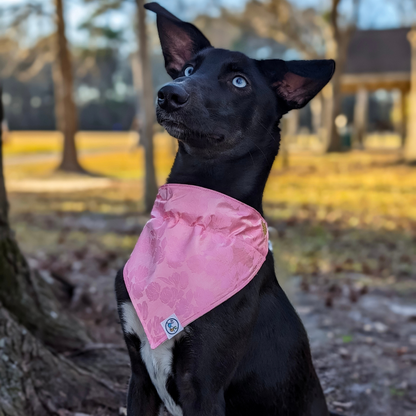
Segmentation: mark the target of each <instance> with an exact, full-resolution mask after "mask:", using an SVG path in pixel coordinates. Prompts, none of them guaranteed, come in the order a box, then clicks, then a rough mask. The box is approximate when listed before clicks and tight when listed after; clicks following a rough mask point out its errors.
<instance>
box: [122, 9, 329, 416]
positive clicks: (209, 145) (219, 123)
mask: <svg viewBox="0 0 416 416" xmlns="http://www.w3.org/2000/svg"><path fill="white" fill-rule="evenodd" d="M146 8H147V9H149V10H151V11H153V12H155V13H157V26H158V30H159V36H160V41H161V44H162V49H163V54H164V57H165V66H166V70H167V72H168V74H169V75H170V76H171V77H172V78H173V80H174V81H173V82H171V83H169V84H167V85H165V86H163V87H162V88H161V89H160V91H159V92H158V100H157V119H158V122H159V123H160V124H161V125H162V126H163V127H165V128H166V130H167V131H168V132H169V133H170V134H171V135H172V136H174V137H176V138H177V139H178V140H179V150H178V153H177V155H176V159H175V162H174V165H173V168H172V171H171V174H170V176H169V179H168V182H169V183H180V184H190V185H197V186H200V187H204V188H209V189H213V190H216V191H218V192H221V193H223V194H226V195H229V196H231V197H233V198H235V199H237V200H239V201H242V202H244V203H246V204H248V205H250V206H252V207H254V208H255V209H256V210H257V211H259V212H260V213H262V212H263V211H262V195H263V190H264V187H265V184H266V180H267V177H268V175H269V172H270V169H271V167H272V164H273V161H274V159H275V157H276V155H277V152H278V148H279V140H280V134H279V127H278V124H279V121H280V119H281V117H282V115H284V114H285V113H287V112H288V111H289V110H291V109H294V108H301V107H303V106H304V105H305V104H307V103H308V101H309V100H310V99H312V98H313V97H314V96H315V95H316V94H317V93H318V92H319V91H320V90H321V89H322V88H323V87H324V86H325V85H326V84H327V83H328V81H329V80H330V79H331V77H332V75H333V73H334V70H335V63H334V62H333V61H292V62H285V61H282V60H265V61H257V60H254V59H250V58H248V57H247V56H245V55H243V54H242V53H238V52H230V51H228V50H223V49H215V48H213V47H212V46H211V44H210V43H209V41H208V40H207V39H206V38H205V36H204V35H203V34H202V33H201V32H200V31H199V30H198V29H197V28H196V27H195V26H193V25H192V24H190V23H186V22H183V21H181V20H179V19H178V18H176V17H175V16H173V15H172V14H171V13H169V12H168V11H166V10H165V9H164V8H162V7H161V6H159V5H158V4H157V3H150V4H147V5H146ZM116 293H117V301H118V310H119V315H120V320H121V323H122V326H123V332H124V336H125V341H126V344H127V348H128V351H129V354H130V359H131V369H132V375H131V379H130V385H129V392H128V399H127V409H128V415H129V416H157V415H159V414H162V413H163V412H164V411H165V407H166V409H167V410H168V411H169V413H171V414H172V415H174V416H180V415H184V416H202V415H204V416H208V415H212V416H213V415H216V416H225V415H227V416H245V415H247V416H254V415H261V416H272V415H273V416H277V415H279V416H282V415H287V416H301V415H302V416H328V415H329V412H328V409H327V405H326V402H325V399H324V395H323V393H322V389H321V386H320V383H319V380H318V377H317V375H316V373H315V369H314V367H313V364H312V360H311V354H310V349H309V342H308V338H307V335H306V332H305V329H304V327H303V325H302V323H301V321H300V319H299V317H298V316H297V314H296V312H295V310H294V309H293V307H292V305H291V304H290V302H289V300H288V299H287V297H286V295H285V294H284V292H283V291H282V289H281V288H280V286H279V284H278V282H277V280H276V276H275V272H274V261H273V255H272V253H271V252H270V251H269V253H268V255H267V258H266V261H265V262H264V264H263V266H262V267H261V269H260V271H259V273H258V274H257V275H256V277H255V278H254V279H253V280H252V281H251V282H250V283H249V284H248V285H247V286H246V287H244V289H242V290H241V291H239V292H238V293H237V294H235V295H234V296H232V297H231V298H230V299H228V300H227V301H225V302H224V303H222V304H221V305H220V306H217V307H216V308H215V309H213V310H212V311H211V312H209V313H207V314H205V315H204V316H202V317H201V318H199V319H197V320H196V321H194V322H193V323H191V324H190V325H188V327H187V328H185V331H183V332H182V334H183V335H182V336H177V337H175V338H173V339H171V340H169V341H166V342H164V343H163V344H161V345H160V346H159V347H158V348H156V349H154V350H152V349H150V347H149V343H148V341H147V338H146V336H145V334H144V332H143V328H142V326H141V324H140V321H139V319H138V317H137V314H136V313H135V311H134V309H133V307H132V304H131V301H130V298H129V295H128V293H127V290H126V286H125V284H124V280H123V273H122V271H120V272H119V274H118V275H117V278H116ZM159 412H160V413H159Z"/></svg>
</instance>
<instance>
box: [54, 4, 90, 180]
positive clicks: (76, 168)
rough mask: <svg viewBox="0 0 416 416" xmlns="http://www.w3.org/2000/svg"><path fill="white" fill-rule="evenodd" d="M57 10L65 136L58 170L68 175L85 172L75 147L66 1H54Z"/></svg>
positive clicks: (57, 82)
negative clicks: (65, 12)
mask: <svg viewBox="0 0 416 416" xmlns="http://www.w3.org/2000/svg"><path fill="white" fill-rule="evenodd" d="M55 7H56V12H55V13H56V25H57V30H56V42H57V66H58V70H54V90H55V100H58V102H57V104H56V106H55V109H56V111H55V115H56V117H57V123H56V124H57V126H58V128H60V129H62V133H63V136H64V143H63V152H62V160H61V163H60V165H59V167H58V169H59V170H63V171H67V172H80V173H82V172H84V170H83V168H82V167H81V165H80V164H79V161H78V155H77V149H76V145H75V133H76V132H77V130H78V116H77V110H76V107H75V103H74V98H73V79H72V66H71V57H70V54H69V50H68V43H67V40H66V35H65V20H64V11H63V0H55Z"/></svg>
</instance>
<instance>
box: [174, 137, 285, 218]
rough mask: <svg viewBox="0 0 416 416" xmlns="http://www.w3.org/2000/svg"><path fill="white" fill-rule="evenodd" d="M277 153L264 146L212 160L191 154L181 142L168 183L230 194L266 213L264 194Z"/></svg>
mask: <svg viewBox="0 0 416 416" xmlns="http://www.w3.org/2000/svg"><path fill="white" fill-rule="evenodd" d="M276 154H277V150H276V152H275V154H270V153H269V154H267V155H266V154H265V153H264V152H263V151H262V150H261V149H258V150H257V149H256V150H255V151H251V152H250V154H247V155H246V156H243V157H241V158H240V159H238V160H229V161H213V160H207V159H203V158H201V157H196V156H195V155H191V154H189V153H188V152H187V151H186V149H185V147H184V145H183V144H182V143H181V142H180V143H179V149H178V153H177V154H176V158H175V162H174V164H173V167H172V171H171V173H170V175H169V178H168V181H167V182H168V183H182V184H188V185H196V186H201V187H203V188H208V189H212V190H214V191H217V192H221V193H223V194H225V195H228V196H231V197H232V198H235V199H237V200H239V201H241V202H244V203H245V204H247V205H250V206H252V207H253V208H254V209H256V210H257V211H258V212H260V213H261V214H262V215H263V208H262V198H263V191H264V187H265V185H266V181H267V178H268V176H269V173H270V170H271V168H272V165H273V161H274V159H275V156H276Z"/></svg>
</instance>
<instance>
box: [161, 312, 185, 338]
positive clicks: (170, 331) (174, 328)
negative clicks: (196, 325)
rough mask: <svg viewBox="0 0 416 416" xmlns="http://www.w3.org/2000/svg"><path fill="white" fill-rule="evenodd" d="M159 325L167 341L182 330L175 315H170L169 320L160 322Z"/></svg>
mask: <svg viewBox="0 0 416 416" xmlns="http://www.w3.org/2000/svg"><path fill="white" fill-rule="evenodd" d="M160 325H162V328H163V330H164V331H165V334H166V336H167V337H168V339H171V338H173V337H174V336H175V335H176V334H177V333H179V332H181V331H182V330H183V326H182V325H181V323H180V322H179V319H178V317H177V316H176V315H175V314H172V315H171V316H169V318H167V319H165V320H164V321H162V322H161V323H160Z"/></svg>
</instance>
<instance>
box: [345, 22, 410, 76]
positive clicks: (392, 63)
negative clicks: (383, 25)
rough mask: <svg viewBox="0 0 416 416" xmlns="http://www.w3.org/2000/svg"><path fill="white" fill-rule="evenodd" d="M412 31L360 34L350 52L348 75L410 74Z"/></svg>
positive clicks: (369, 31)
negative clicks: (409, 39)
mask: <svg viewBox="0 0 416 416" xmlns="http://www.w3.org/2000/svg"><path fill="white" fill-rule="evenodd" d="M409 30H410V28H400V29H387V30H358V31H356V32H355V33H354V34H353V36H352V38H351V41H350V45H349V48H348V58H347V64H346V69H345V74H348V75H353V74H354V75H360V74H380V73H390V74H391V73H397V72H400V73H404V72H405V73H410V57H411V52H410V43H409V41H408V40H407V34H408V33H409Z"/></svg>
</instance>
